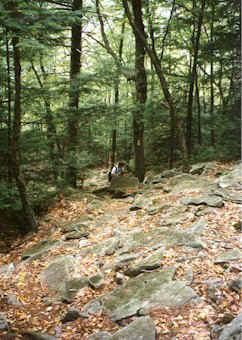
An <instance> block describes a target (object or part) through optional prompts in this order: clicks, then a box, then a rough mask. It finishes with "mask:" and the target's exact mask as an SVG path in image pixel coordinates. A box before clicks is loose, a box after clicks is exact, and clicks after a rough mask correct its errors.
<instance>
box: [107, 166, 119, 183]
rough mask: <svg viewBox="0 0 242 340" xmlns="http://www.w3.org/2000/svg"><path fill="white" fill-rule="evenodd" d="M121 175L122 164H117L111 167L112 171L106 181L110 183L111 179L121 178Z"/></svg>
mask: <svg viewBox="0 0 242 340" xmlns="http://www.w3.org/2000/svg"><path fill="white" fill-rule="evenodd" d="M122 174H123V170H122V163H121V162H118V163H117V165H114V166H113V167H112V170H111V171H109V173H108V180H109V182H111V180H112V178H113V177H116V176H121V175H122Z"/></svg>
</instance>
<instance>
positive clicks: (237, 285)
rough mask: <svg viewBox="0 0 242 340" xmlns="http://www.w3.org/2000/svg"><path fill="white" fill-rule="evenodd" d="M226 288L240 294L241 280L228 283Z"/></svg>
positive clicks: (241, 288)
mask: <svg viewBox="0 0 242 340" xmlns="http://www.w3.org/2000/svg"><path fill="white" fill-rule="evenodd" d="M228 287H229V288H230V289H231V290H233V291H234V292H237V293H238V294H240V293H241V290H242V278H241V279H237V280H232V281H230V282H229V284H228Z"/></svg>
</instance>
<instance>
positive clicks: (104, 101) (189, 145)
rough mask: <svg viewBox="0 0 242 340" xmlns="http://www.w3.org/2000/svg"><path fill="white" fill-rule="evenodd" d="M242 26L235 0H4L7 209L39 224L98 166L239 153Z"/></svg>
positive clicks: (1, 48) (138, 170) (2, 122)
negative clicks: (45, 205)
mask: <svg viewBox="0 0 242 340" xmlns="http://www.w3.org/2000/svg"><path fill="white" fill-rule="evenodd" d="M240 32H241V23H240V3H239V2H238V1H237V0H226V1H220V0H192V1H188V0H162V1H161V0H159V1H157V0H151V1H146V0H144V1H141V0H131V1H128V0H122V1H120V0H118V1H117V0H115V1H112V0H109V1H107V0H95V1H94V0H47V1H44V0H41V1H37V0H28V1H27V0H2V1H1V3H0V70H1V72H0V84H1V85H0V140H1V143H0V145H1V153H0V155H1V156H0V157H1V169H0V171H1V182H0V185H1V187H2V193H3V196H2V198H1V201H0V209H4V208H9V207H13V206H17V207H19V206H20V207H21V209H23V212H24V217H25V220H26V221H27V223H26V225H27V227H26V229H27V230H36V229H37V222H36V219H35V212H36V211H35V205H34V195H36V192H37V193H38V196H41V192H42V191H43V192H45V193H46V192H47V191H48V190H47V189H46V187H44V185H47V186H51V185H52V186H56V187H57V188H60V187H61V188H63V187H66V186H69V187H73V188H75V187H77V183H78V180H79V179H80V178H82V177H83V173H84V172H85V169H87V168H88V167H96V166H106V167H107V168H108V167H110V166H111V165H112V164H114V163H115V161H116V160H119V159H123V160H125V161H126V162H127V163H129V162H130V164H131V163H132V164H134V173H135V175H136V176H137V177H138V179H139V181H140V182H142V181H143V180H144V177H145V173H146V171H147V169H150V168H157V169H160V170H161V169H165V168H172V167H176V166H182V167H183V169H184V171H187V169H188V168H189V165H190V164H192V163H194V162H198V161H209V160H234V159H239V158H240V136H241V131H240V126H241V124H240V118H241V117H240V106H241V99H240V57H241V56H240V53H241V52H240V46H241V36H240ZM37 183H38V185H37ZM42 185H43V186H42ZM33 192H34V194H33ZM29 196H31V198H29Z"/></svg>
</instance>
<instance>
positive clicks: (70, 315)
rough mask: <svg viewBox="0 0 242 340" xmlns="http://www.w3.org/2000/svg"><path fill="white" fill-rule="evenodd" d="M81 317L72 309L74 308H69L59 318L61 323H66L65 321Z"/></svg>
mask: <svg viewBox="0 0 242 340" xmlns="http://www.w3.org/2000/svg"><path fill="white" fill-rule="evenodd" d="M80 317H81V314H80V312H79V311H78V310H76V309H74V308H70V309H69V310H68V311H67V313H66V314H65V315H64V316H63V318H62V319H61V322H62V323H67V322H71V321H74V320H76V319H78V318H80Z"/></svg>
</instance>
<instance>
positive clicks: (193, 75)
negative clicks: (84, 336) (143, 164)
mask: <svg viewBox="0 0 242 340" xmlns="http://www.w3.org/2000/svg"><path fill="white" fill-rule="evenodd" d="M205 3H206V0H202V5H201V10H200V13H199V18H198V23H197V34H196V39H195V44H194V57H193V64H192V72H191V76H190V86H189V95H188V104H187V131H186V140H187V150H188V154H189V155H190V154H191V151H192V121H193V114H192V111H193V91H194V84H195V79H196V70H197V60H198V52H199V42H200V36H201V28H202V22H203V16H204V10H205ZM194 5H195V3H194ZM194 7H195V6H194Z"/></svg>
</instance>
